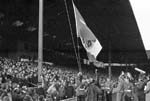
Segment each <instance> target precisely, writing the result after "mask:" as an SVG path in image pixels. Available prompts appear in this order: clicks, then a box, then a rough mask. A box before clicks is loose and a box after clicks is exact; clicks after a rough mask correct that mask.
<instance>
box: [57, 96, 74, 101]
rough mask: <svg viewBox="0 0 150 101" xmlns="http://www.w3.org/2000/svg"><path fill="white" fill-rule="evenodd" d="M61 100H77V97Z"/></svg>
mask: <svg viewBox="0 0 150 101" xmlns="http://www.w3.org/2000/svg"><path fill="white" fill-rule="evenodd" d="M60 101H77V97H74V98H69V99H65V100H60Z"/></svg>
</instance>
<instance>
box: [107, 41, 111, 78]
mask: <svg viewBox="0 0 150 101" xmlns="http://www.w3.org/2000/svg"><path fill="white" fill-rule="evenodd" d="M108 45H109V46H108V47H109V48H108V62H109V66H108V71H109V79H110V80H111V75H112V74H111V73H112V71H111V41H110V40H109V43H108Z"/></svg>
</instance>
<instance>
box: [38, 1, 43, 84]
mask: <svg viewBox="0 0 150 101" xmlns="http://www.w3.org/2000/svg"><path fill="white" fill-rule="evenodd" d="M42 62H43V0H39V30H38V82H39V83H40V82H41V81H42V80H41V72H42Z"/></svg>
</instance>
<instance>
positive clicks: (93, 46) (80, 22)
mask: <svg viewBox="0 0 150 101" xmlns="http://www.w3.org/2000/svg"><path fill="white" fill-rule="evenodd" d="M73 9H74V15H75V22H76V33H77V37H79V38H80V39H81V42H82V45H83V47H84V48H85V50H86V51H87V55H88V58H89V60H90V61H91V62H94V61H95V62H96V58H97V56H98V54H99V53H100V51H101V49H102V46H101V44H100V42H99V41H98V39H97V38H96V36H95V35H94V34H93V32H92V31H91V30H90V29H89V27H88V26H87V24H86V23H85V20H84V19H83V17H82V16H81V14H80V13H79V11H78V9H77V8H76V6H75V4H74V3H73Z"/></svg>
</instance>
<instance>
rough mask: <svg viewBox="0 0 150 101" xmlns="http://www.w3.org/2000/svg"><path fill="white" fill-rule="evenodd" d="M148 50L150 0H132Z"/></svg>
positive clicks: (149, 44) (149, 47)
mask: <svg viewBox="0 0 150 101" xmlns="http://www.w3.org/2000/svg"><path fill="white" fill-rule="evenodd" d="M130 3H131V6H132V9H133V12H134V15H135V18H136V21H137V24H138V27H139V30H140V33H141V36H142V40H143V43H144V46H145V49H146V50H150V0H130Z"/></svg>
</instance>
